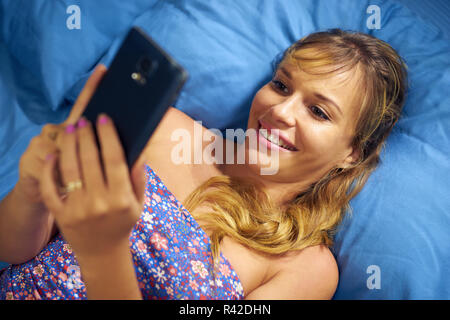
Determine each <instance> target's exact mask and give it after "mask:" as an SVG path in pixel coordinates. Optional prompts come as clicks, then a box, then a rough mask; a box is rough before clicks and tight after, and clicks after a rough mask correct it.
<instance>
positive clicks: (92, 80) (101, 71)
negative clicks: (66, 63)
mask: <svg viewBox="0 0 450 320" xmlns="http://www.w3.org/2000/svg"><path fill="white" fill-rule="evenodd" d="M106 71H107V69H106V67H105V66H104V65H102V64H99V65H98V66H97V67H96V68H95V69H94V71H93V72H92V74H91V76H90V77H89V79H88V80H87V81H86V84H85V85H84V87H83V90H81V93H80V95H79V96H78V98H77V100H76V101H75V104H74V105H73V107H72V110H71V111H70V114H69V116H68V117H67V119H66V121H64V123H66V124H74V123H76V122H77V121H78V119H79V118H80V116H81V115H82V114H83V111H84V109H86V107H87V105H88V103H89V101H90V100H91V98H92V96H93V95H94V92H95V90H96V89H97V87H98V85H99V84H100V81H101V80H102V78H103V76H104V75H105V73H106Z"/></svg>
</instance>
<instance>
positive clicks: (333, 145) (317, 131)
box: [299, 122, 342, 161]
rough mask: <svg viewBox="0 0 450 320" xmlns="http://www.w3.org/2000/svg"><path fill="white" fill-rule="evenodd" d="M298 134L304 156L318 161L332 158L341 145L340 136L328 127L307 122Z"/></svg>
mask: <svg viewBox="0 0 450 320" xmlns="http://www.w3.org/2000/svg"><path fill="white" fill-rule="evenodd" d="M300 132H301V135H302V136H301V137H300V138H299V139H300V141H302V144H303V147H304V152H305V154H307V155H309V156H310V157H311V158H313V159H317V160H318V161H320V160H325V161H327V160H328V159H330V158H333V157H334V156H335V155H336V154H337V152H338V150H339V149H340V147H341V144H342V138H341V135H340V134H339V133H338V132H337V131H336V130H334V128H333V127H331V126H328V125H324V124H320V123H319V124H317V123H314V122H308V123H304V124H303V128H302V129H301V130H300Z"/></svg>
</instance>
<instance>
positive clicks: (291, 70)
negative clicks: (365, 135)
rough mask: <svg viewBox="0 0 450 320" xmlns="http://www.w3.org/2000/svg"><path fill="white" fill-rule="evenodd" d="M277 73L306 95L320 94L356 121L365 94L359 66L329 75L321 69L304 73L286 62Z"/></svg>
mask: <svg viewBox="0 0 450 320" xmlns="http://www.w3.org/2000/svg"><path fill="white" fill-rule="evenodd" d="M277 72H278V73H279V74H283V75H284V76H286V77H287V78H288V79H289V80H290V81H292V83H293V84H294V86H295V88H296V89H298V90H300V89H301V90H302V91H303V92H304V94H311V95H314V94H319V95H321V96H324V97H326V98H329V99H330V100H332V101H334V102H335V103H336V104H338V106H339V108H340V109H341V110H342V113H343V115H344V116H345V117H346V118H348V117H349V118H350V120H354V116H355V113H357V111H358V110H359V106H360V104H361V101H362V94H363V86H362V83H363V76H362V72H361V70H360V68H359V66H356V67H354V68H352V69H350V70H346V71H343V72H340V71H336V72H331V73H328V72H326V70H320V68H317V69H315V70H314V72H311V71H309V70H308V71H304V70H302V69H301V68H300V67H299V66H298V65H297V64H293V63H288V62H284V63H281V64H280V65H279V67H278V69H277Z"/></svg>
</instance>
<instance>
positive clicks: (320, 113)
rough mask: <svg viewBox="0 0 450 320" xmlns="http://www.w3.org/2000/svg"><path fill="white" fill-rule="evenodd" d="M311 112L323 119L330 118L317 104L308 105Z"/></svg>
mask: <svg viewBox="0 0 450 320" xmlns="http://www.w3.org/2000/svg"><path fill="white" fill-rule="evenodd" d="M310 110H311V112H312V113H313V114H314V116H316V117H319V118H321V119H323V120H330V118H328V116H327V115H326V114H325V112H323V111H322V109H320V108H319V107H318V106H315V105H314V106H311V107H310Z"/></svg>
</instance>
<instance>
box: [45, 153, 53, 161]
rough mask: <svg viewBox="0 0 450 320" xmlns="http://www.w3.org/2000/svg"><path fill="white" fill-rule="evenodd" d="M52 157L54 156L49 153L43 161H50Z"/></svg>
mask: <svg viewBox="0 0 450 320" xmlns="http://www.w3.org/2000/svg"><path fill="white" fill-rule="evenodd" d="M54 157H55V156H54V155H53V154H51V153H49V154H48V155H47V156H46V157H45V160H47V161H50V160H52V159H53V158H54Z"/></svg>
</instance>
